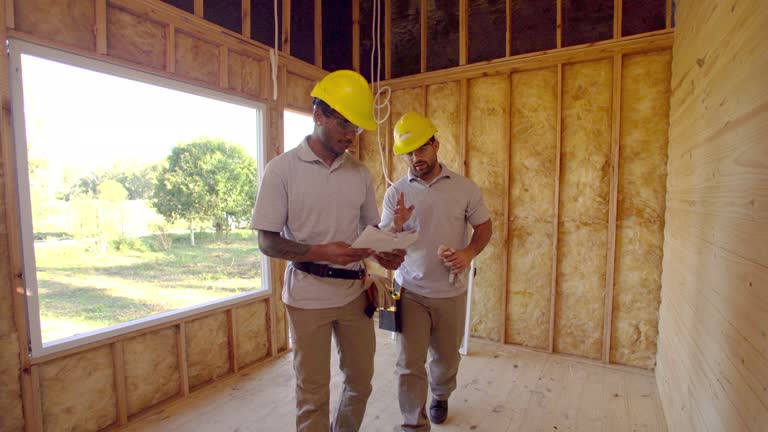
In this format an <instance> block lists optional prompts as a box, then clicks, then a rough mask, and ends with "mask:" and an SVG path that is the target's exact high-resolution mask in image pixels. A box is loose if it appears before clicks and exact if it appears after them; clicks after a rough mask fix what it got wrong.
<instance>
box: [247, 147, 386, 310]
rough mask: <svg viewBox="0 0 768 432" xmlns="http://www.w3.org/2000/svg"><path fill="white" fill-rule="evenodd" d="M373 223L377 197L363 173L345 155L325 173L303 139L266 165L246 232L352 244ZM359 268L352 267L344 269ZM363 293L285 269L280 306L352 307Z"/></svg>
mask: <svg viewBox="0 0 768 432" xmlns="http://www.w3.org/2000/svg"><path fill="white" fill-rule="evenodd" d="M378 223H379V210H378V207H377V206H376V193H375V191H374V189H373V183H372V182H371V173H370V171H368V168H367V167H366V166H365V165H363V164H362V163H360V162H359V161H358V160H357V159H355V158H354V157H352V156H350V155H349V154H347V153H345V154H343V155H342V156H340V157H338V158H336V160H335V161H334V162H333V165H331V166H330V167H329V166H327V165H326V164H325V163H324V162H323V161H322V160H320V158H319V157H317V155H315V153H314V152H313V151H312V149H311V148H310V147H309V144H308V142H307V139H306V138H305V139H304V141H302V142H301V144H299V146H298V147H296V148H294V149H292V150H289V151H287V152H285V153H283V154H282V155H280V156H277V157H276V158H274V159H273V160H271V161H270V162H269V163H268V164H267V167H266V170H265V171H264V177H263V179H262V181H261V184H260V185H259V195H258V198H257V199H256V206H255V207H254V209H253V218H252V220H251V228H253V229H256V230H265V231H274V232H280V233H282V235H283V237H285V238H287V239H289V240H293V241H296V242H299V243H304V244H309V245H316V244H323V243H331V242H337V241H342V242H346V243H349V244H351V243H352V242H354V241H355V239H356V238H357V236H358V235H359V234H360V233H361V232H362V230H363V229H364V228H365V227H366V226H368V225H378ZM324 264H328V263H324ZM361 266H362V265H361V264H360V263H353V264H350V265H348V266H345V267H343V268H348V269H359V268H361ZM334 267H341V266H337V265H334ZM362 290H363V285H362V282H361V281H351V280H343V279H332V278H321V277H317V276H313V275H310V274H307V273H304V272H302V271H299V270H296V269H294V268H293V266H290V265H289V266H287V268H286V270H285V285H284V286H283V301H284V302H285V303H286V304H289V305H291V306H294V307H297V308H303V309H321V308H329V307H337V306H342V305H345V304H347V303H349V302H350V301H352V300H353V299H354V298H355V297H357V296H358V295H360V292H362Z"/></svg>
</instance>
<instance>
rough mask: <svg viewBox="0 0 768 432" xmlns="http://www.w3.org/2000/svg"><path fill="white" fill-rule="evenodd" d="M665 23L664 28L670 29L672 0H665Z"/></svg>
mask: <svg viewBox="0 0 768 432" xmlns="http://www.w3.org/2000/svg"><path fill="white" fill-rule="evenodd" d="M666 11H667V12H666V14H665V17H666V24H665V26H664V28H666V29H671V28H672V0H667V4H666Z"/></svg>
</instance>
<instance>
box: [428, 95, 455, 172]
mask: <svg viewBox="0 0 768 432" xmlns="http://www.w3.org/2000/svg"><path fill="white" fill-rule="evenodd" d="M460 92H461V84H459V82H458V81H452V82H447V83H442V84H433V85H430V86H428V87H427V117H429V119H430V120H432V123H434V124H435V127H436V128H437V134H436V135H437V139H438V140H439V141H440V151H439V152H438V155H437V156H438V158H439V159H440V162H442V163H443V164H445V166H447V167H448V168H449V169H451V170H453V171H455V172H457V173H459V174H461V173H462V170H463V168H464V155H463V154H462V150H461V139H460V134H461V118H460V116H461V107H460V106H459V104H460V103H461V93H460Z"/></svg>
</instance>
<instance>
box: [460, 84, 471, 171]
mask: <svg viewBox="0 0 768 432" xmlns="http://www.w3.org/2000/svg"><path fill="white" fill-rule="evenodd" d="M459 101H460V102H459V116H460V118H459V125H460V126H459V127H461V132H460V133H459V147H460V148H461V150H460V152H461V175H463V176H466V175H467V139H468V138H467V128H468V125H469V82H468V81H467V79H466V78H465V79H462V80H461V81H460V87H459Z"/></svg>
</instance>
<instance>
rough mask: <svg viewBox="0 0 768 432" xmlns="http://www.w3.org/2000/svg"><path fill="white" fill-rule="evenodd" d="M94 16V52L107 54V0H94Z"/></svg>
mask: <svg viewBox="0 0 768 432" xmlns="http://www.w3.org/2000/svg"><path fill="white" fill-rule="evenodd" d="M94 9H95V10H94V13H95V15H96V28H95V33H96V52H97V53H98V54H106V53H107V0H96V3H95V4H94Z"/></svg>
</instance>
